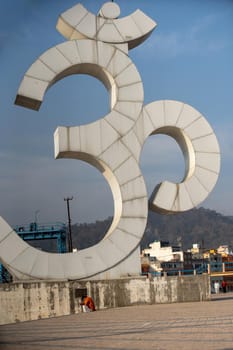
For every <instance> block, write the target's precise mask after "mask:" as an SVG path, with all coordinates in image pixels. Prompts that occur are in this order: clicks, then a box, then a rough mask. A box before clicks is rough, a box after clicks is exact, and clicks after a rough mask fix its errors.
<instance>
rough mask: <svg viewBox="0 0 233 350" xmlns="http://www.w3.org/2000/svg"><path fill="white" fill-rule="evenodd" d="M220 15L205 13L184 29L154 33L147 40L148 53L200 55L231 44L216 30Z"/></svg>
mask: <svg viewBox="0 0 233 350" xmlns="http://www.w3.org/2000/svg"><path fill="white" fill-rule="evenodd" d="M219 21H221V20H220V15H219V16H218V15H217V14H216V15H207V16H205V17H201V18H199V19H198V20H197V21H196V22H195V23H193V25H191V26H190V27H188V28H187V29H186V30H183V28H181V29H178V28H176V29H175V30H174V31H169V33H166V32H161V33H156V32H155V35H154V36H153V37H152V38H151V39H150V40H149V41H148V43H147V46H146V47H147V49H148V50H150V51H151V52H150V54H152V50H153V54H155V55H156V56H159V57H161V56H162V57H164V56H166V57H176V56H179V55H190V54H191V55H193V54H195V55H202V54H203V53H207V52H216V51H220V50H222V49H224V48H225V47H228V46H230V45H232V41H229V40H228V39H227V38H223V37H222V36H221V35H220V34H218V32H217V31H216V27H217V26H218V23H219Z"/></svg>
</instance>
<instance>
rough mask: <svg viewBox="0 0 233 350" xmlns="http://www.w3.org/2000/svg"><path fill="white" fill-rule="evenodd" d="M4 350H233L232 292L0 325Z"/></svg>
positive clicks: (0, 344) (2, 348) (1, 347)
mask: <svg viewBox="0 0 233 350" xmlns="http://www.w3.org/2000/svg"><path fill="white" fill-rule="evenodd" d="M0 349H1V350H22V349H25V350H27V349H28V350H29V349H30V350H31V349H32V350H44V349H51V350H60V349H80V350H87V349H96V350H97V349H98V350H115V349H118V350H126V349H129V350H138V349H141V350H146V349H155V350H170V349H172V350H173V349H175V350H177V349H178V350H184V349H185V350H187V349H188V350H189V349H192V350H199V349H201V350H203V349H204V350H209V349H211V350H215V349H218V350H220V349H221V350H230V349H231V350H232V349H233V293H227V294H219V295H214V296H212V300H211V301H205V302H193V303H177V304H157V305H140V306H130V307H124V308H116V309H108V310H101V311H97V312H93V313H82V314H77V315H71V316H64V317H58V318H51V319H45V320H38V321H30V322H24V323H17V324H11V325H3V326H0Z"/></svg>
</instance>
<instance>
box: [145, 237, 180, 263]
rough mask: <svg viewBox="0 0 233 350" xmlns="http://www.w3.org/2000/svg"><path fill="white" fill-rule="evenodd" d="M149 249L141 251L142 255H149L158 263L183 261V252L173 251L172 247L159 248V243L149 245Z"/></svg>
mask: <svg viewBox="0 0 233 350" xmlns="http://www.w3.org/2000/svg"><path fill="white" fill-rule="evenodd" d="M149 247H150V248H148V249H144V250H143V254H144V255H149V256H150V257H151V258H156V259H157V260H159V261H160V262H162V261H171V260H178V261H184V253H183V251H177V250H175V251H174V249H173V247H172V246H161V242H160V241H155V242H153V243H150V244H149Z"/></svg>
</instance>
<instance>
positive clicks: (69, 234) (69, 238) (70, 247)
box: [64, 197, 73, 252]
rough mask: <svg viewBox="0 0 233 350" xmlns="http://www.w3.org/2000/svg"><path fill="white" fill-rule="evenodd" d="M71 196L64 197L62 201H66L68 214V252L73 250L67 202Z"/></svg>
mask: <svg viewBox="0 0 233 350" xmlns="http://www.w3.org/2000/svg"><path fill="white" fill-rule="evenodd" d="M72 199H73V197H70V198H69V197H67V198H64V201H66V205H67V214H68V228H69V230H68V250H69V252H72V251H73V242H72V232H71V218H70V204H69V202H70V201H72Z"/></svg>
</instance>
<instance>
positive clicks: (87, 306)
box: [80, 295, 96, 312]
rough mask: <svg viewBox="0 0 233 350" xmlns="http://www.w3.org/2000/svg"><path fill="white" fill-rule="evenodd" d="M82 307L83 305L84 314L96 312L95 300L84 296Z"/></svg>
mask: <svg viewBox="0 0 233 350" xmlns="http://www.w3.org/2000/svg"><path fill="white" fill-rule="evenodd" d="M80 305H82V309H83V312H92V311H96V309H95V304H94V301H93V299H92V298H91V297H89V296H87V295H84V296H82V302H81V303H80Z"/></svg>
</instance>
